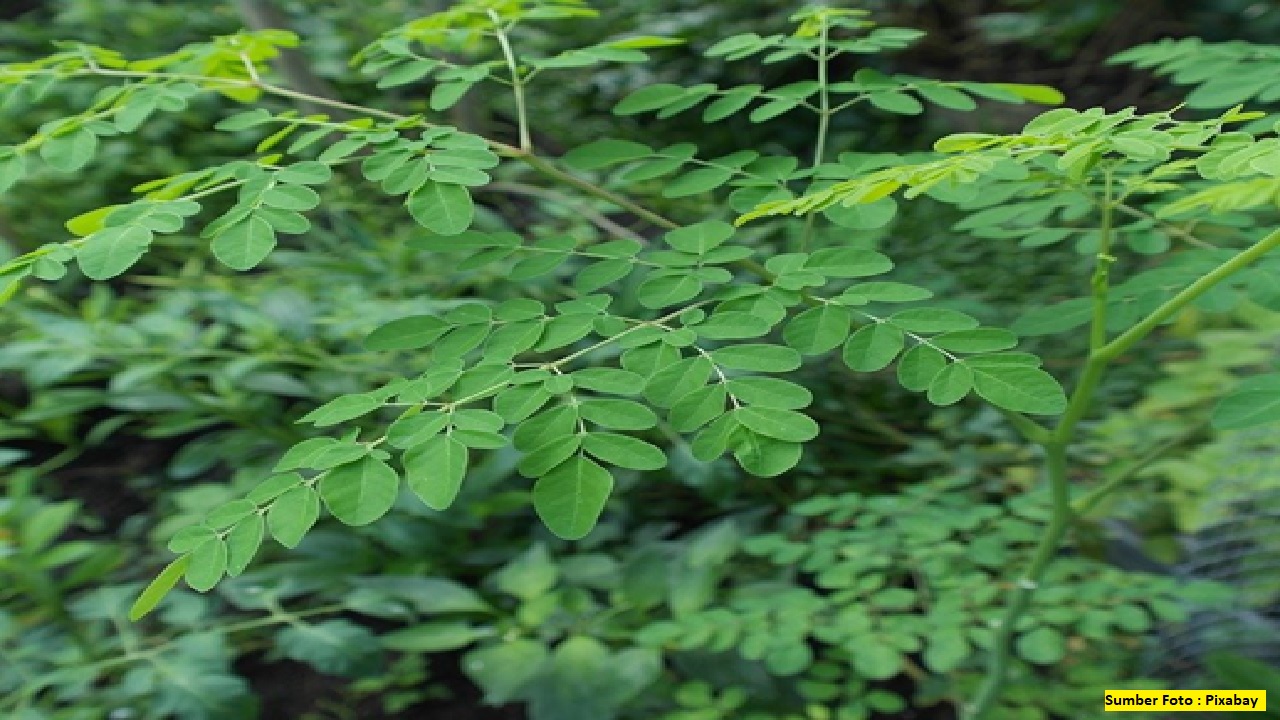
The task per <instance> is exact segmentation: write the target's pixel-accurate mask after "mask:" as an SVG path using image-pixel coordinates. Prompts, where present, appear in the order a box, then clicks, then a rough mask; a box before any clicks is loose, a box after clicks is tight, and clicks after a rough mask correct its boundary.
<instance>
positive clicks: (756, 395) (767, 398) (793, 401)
mask: <svg viewBox="0 0 1280 720" xmlns="http://www.w3.org/2000/svg"><path fill="white" fill-rule="evenodd" d="M728 390H729V392H730V393H733V396H734V397H736V398H738V400H739V401H741V402H744V403H747V404H748V405H758V406H760V407H767V408H775V409H777V410H799V409H801V408H806V407H808V406H809V404H810V403H812V402H813V393H811V392H809V390H808V389H807V388H805V387H804V386H803V385H798V384H796V383H793V382H791V381H789V380H781V379H778V378H771V377H752V376H748V377H738V378H732V379H730V380H729V382H728Z"/></svg>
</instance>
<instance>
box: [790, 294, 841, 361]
mask: <svg viewBox="0 0 1280 720" xmlns="http://www.w3.org/2000/svg"><path fill="white" fill-rule="evenodd" d="M851 322H853V315H852V313H850V312H849V310H848V309H847V308H844V307H841V306H839V305H831V304H824V305H820V306H818V307H815V308H810V309H808V310H805V311H804V312H802V313H800V314H799V315H797V316H796V317H795V319H794V320H792V321H791V322H790V323H788V324H787V327H786V329H785V330H783V333H782V337H783V339H784V340H786V342H787V344H788V345H790V346H791V347H793V348H795V349H796V350H799V351H800V352H802V353H804V354H805V355H820V354H822V353H824V352H827V351H829V350H834V349H835V348H837V347H839V346H840V343H842V342H844V340H845V338H846V337H848V336H849V324H850V323H851Z"/></svg>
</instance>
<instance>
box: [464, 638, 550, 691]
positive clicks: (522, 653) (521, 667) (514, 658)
mask: <svg viewBox="0 0 1280 720" xmlns="http://www.w3.org/2000/svg"><path fill="white" fill-rule="evenodd" d="M546 660H547V648H546V646H545V645H543V644H542V643H541V642H538V641H537V640H529V639H526V638H513V639H510V640H507V641H506V642H503V643H501V644H498V645H491V646H489V647H483V648H480V649H479V650H473V651H472V652H469V653H467V654H466V655H465V656H463V658H462V670H463V672H465V673H466V674H467V677H469V678H471V680H472V682H474V683H475V684H476V685H479V686H480V688H481V689H482V690H484V701H485V703H487V704H489V705H505V704H506V703H508V702H510V701H511V700H513V699H515V698H516V697H517V695H519V694H520V691H521V689H522V688H524V687H525V686H526V685H528V684H529V682H530V681H531V680H533V679H534V678H535V677H537V676H538V675H539V674H540V673H541V672H542V670H543V666H544V664H545V663H546Z"/></svg>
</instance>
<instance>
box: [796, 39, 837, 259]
mask: <svg viewBox="0 0 1280 720" xmlns="http://www.w3.org/2000/svg"><path fill="white" fill-rule="evenodd" d="M829 34H830V27H829V26H828V25H827V23H826V21H825V20H824V21H823V23H822V32H821V34H820V35H819V37H818V93H819V94H818V108H817V110H818V136H817V138H816V140H815V141H814V143H813V167H814V169H815V170H816V169H817V168H818V166H819V165H821V164H822V161H823V159H824V158H825V157H826V154H827V131H828V129H830V127H831V115H832V113H831V90H830V88H828V87H827V84H828V83H827V61H828V60H829V59H830V58H829V56H828V55H827V38H828V36H829ZM817 218H818V215H817V213H809V215H808V217H806V218H805V219H804V229H803V230H802V231H801V232H800V246H799V248H797V250H798V251H799V252H805V251H807V250H808V249H809V242H810V241H811V240H813V228H814V224H815V223H816V222H817Z"/></svg>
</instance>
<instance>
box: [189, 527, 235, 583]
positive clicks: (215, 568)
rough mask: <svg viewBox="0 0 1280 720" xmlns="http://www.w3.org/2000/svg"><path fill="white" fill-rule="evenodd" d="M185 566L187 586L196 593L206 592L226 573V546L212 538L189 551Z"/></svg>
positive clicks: (217, 539)
mask: <svg viewBox="0 0 1280 720" xmlns="http://www.w3.org/2000/svg"><path fill="white" fill-rule="evenodd" d="M190 558H191V562H190V563H189V564H188V565H187V572H186V576H187V585H190V586H191V589H192V590H196V591H198V592H208V591H209V590H212V589H213V586H214V585H217V584H218V581H219V580H221V579H222V576H223V574H224V573H226V571H227V544H226V543H224V542H223V541H222V540H221V539H219V538H216V537H213V538H209V539H208V540H205V541H204V542H202V543H200V544H199V545H197V546H196V548H195V549H194V550H192V551H191V555H190Z"/></svg>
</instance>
